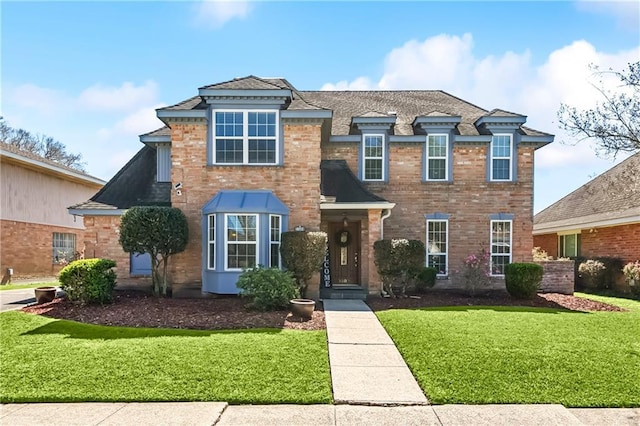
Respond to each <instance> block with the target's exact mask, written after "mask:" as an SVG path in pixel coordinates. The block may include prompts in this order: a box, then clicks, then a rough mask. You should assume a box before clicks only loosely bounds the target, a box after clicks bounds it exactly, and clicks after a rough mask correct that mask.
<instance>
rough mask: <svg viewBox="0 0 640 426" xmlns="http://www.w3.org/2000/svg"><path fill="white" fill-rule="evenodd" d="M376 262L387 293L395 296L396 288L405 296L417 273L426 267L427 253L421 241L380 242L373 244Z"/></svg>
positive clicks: (398, 240) (394, 240)
mask: <svg viewBox="0 0 640 426" xmlns="http://www.w3.org/2000/svg"><path fill="white" fill-rule="evenodd" d="M373 251H374V262H375V264H376V268H377V269H378V274H379V275H380V278H381V279H382V284H383V286H384V289H385V291H386V292H387V293H388V294H389V295H391V296H394V295H395V290H394V287H399V291H400V294H402V295H404V294H405V292H406V289H407V285H408V284H409V283H410V281H411V280H412V278H413V277H414V276H415V273H413V274H412V271H416V270H419V269H420V268H422V267H423V266H424V262H425V256H426V251H425V247H424V243H423V242H422V241H420V240H406V239H393V240H379V241H376V242H375V243H373Z"/></svg>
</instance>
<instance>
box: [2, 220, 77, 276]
mask: <svg viewBox="0 0 640 426" xmlns="http://www.w3.org/2000/svg"><path fill="white" fill-rule="evenodd" d="M0 230H1V235H2V238H1V239H0V241H2V243H1V245H0V253H1V255H0V276H1V277H3V278H4V277H5V274H6V270H7V268H13V278H30V277H51V276H54V275H56V274H57V273H58V272H59V271H60V268H61V266H60V265H55V264H53V252H52V247H53V233H54V232H60V233H64V234H74V235H75V236H76V251H82V248H83V238H82V233H83V230H82V229H77V228H67V227H64V226H52V225H41V224H38V223H27V222H18V221H14V220H2V221H0ZM5 279H6V278H5Z"/></svg>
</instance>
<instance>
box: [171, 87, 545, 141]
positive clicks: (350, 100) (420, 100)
mask: <svg viewBox="0 0 640 426" xmlns="http://www.w3.org/2000/svg"><path fill="white" fill-rule="evenodd" d="M201 89H209V90H217V89H219V90H278V89H289V90H291V91H292V94H293V95H292V96H293V98H292V99H291V103H290V104H288V105H287V106H286V109H289V110H319V109H324V110H331V111H333V121H332V129H331V133H332V134H333V135H348V134H350V130H351V128H350V125H351V119H352V118H353V117H366V116H368V114H372V113H374V114H375V113H378V114H380V115H384V114H388V113H389V112H390V111H394V112H396V115H397V120H396V124H395V126H394V132H395V134H396V135H413V134H414V131H413V127H412V123H413V122H414V120H415V118H416V117H423V116H434V115H440V116H446V115H451V116H461V117H462V118H461V122H460V124H458V126H457V129H458V131H459V133H460V134H461V135H470V136H473V135H479V134H480V132H479V131H478V129H477V128H476V127H475V126H474V123H475V122H476V121H477V120H478V119H479V118H480V117H482V116H487V115H491V116H494V117H500V116H503V117H515V116H519V114H516V113H513V112H510V111H505V110H501V109H493V110H491V111H488V110H486V109H483V108H480V107H479V106H477V105H474V104H472V103H470V102H467V101H464V100H462V99H460V98H458V97H456V96H453V95H451V94H449V93H446V92H443V91H441V90H394V91H381V90H369V91H299V90H296V89H295V88H294V87H293V86H292V85H291V83H289V82H288V81H287V80H285V79H283V78H260V77H256V76H253V75H251V76H248V77H243V78H236V79H233V80H229V81H225V82H222V83H216V84H211V85H208V86H203V87H201ZM206 107H207V106H206V103H205V102H204V101H203V100H202V99H201V98H200V97H199V96H194V97H193V98H190V99H187V100H185V101H183V102H179V103H177V104H175V105H171V106H168V107H165V108H161V110H191V109H203V108H206ZM481 132H482V130H481ZM521 133H522V134H525V135H532V136H549V134H548V133H544V132H540V131H537V130H534V129H531V128H529V127H525V126H522V127H521Z"/></svg>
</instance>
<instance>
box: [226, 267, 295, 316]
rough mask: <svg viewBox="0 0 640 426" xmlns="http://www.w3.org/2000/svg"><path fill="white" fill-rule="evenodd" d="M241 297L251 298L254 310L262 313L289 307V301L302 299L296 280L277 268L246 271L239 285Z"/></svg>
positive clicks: (239, 279) (256, 268) (288, 273)
mask: <svg viewBox="0 0 640 426" xmlns="http://www.w3.org/2000/svg"><path fill="white" fill-rule="evenodd" d="M236 285H237V286H238V288H239V289H240V290H241V292H240V295H241V296H243V297H251V298H253V301H252V302H251V305H252V307H253V308H255V309H258V310H260V311H275V310H278V309H283V308H286V307H287V306H289V301H290V300H291V299H295V298H297V297H300V292H299V290H298V285H297V283H296V279H295V278H294V277H293V275H292V274H291V273H290V272H286V271H281V270H280V269H277V268H265V267H263V266H260V265H259V266H256V267H255V268H252V269H247V270H246V271H244V272H243V273H242V274H241V275H240V278H238V283H237V284H236Z"/></svg>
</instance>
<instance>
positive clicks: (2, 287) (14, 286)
mask: <svg viewBox="0 0 640 426" xmlns="http://www.w3.org/2000/svg"><path fill="white" fill-rule="evenodd" d="M59 285H60V283H59V282H57V281H52V282H46V283H30V284H4V285H0V291H3V290H20V289H23V288H36V287H44V286H59Z"/></svg>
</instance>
